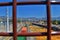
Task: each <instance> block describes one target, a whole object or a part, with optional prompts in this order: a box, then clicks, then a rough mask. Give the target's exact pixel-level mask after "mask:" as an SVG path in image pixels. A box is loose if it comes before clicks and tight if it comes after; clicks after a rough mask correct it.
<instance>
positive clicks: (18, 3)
mask: <svg viewBox="0 0 60 40" xmlns="http://www.w3.org/2000/svg"><path fill="white" fill-rule="evenodd" d="M45 3H46V2H17V5H29V4H30V5H34V4H45ZM7 5H8V6H11V5H13V2H4V3H0V6H7Z"/></svg>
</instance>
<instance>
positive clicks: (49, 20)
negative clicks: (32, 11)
mask: <svg viewBox="0 0 60 40" xmlns="http://www.w3.org/2000/svg"><path fill="white" fill-rule="evenodd" d="M46 6H47V26H48V28H47V40H51V14H50V0H47V4H46Z"/></svg>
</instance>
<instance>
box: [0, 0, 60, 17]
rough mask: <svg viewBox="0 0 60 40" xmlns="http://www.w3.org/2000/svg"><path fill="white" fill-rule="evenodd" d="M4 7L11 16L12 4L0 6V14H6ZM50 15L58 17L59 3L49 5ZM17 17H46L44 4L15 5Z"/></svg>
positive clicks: (7, 0)
mask: <svg viewBox="0 0 60 40" xmlns="http://www.w3.org/2000/svg"><path fill="white" fill-rule="evenodd" d="M0 2H12V0H1V1H0ZM6 8H8V13H9V16H12V6H8V7H7V6H3V7H0V16H6ZM51 16H52V17H60V5H51ZM17 17H37V18H41V17H46V5H20V6H17Z"/></svg>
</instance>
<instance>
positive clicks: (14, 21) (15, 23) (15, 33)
mask: <svg viewBox="0 0 60 40" xmlns="http://www.w3.org/2000/svg"><path fill="white" fill-rule="evenodd" d="M16 20H17V19H16V0H13V40H17V30H16V28H17V22H16Z"/></svg>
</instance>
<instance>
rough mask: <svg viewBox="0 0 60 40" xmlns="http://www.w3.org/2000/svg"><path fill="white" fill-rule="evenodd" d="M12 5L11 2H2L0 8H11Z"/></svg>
mask: <svg viewBox="0 0 60 40" xmlns="http://www.w3.org/2000/svg"><path fill="white" fill-rule="evenodd" d="M11 5H13V3H12V2H4V3H0V6H11Z"/></svg>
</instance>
